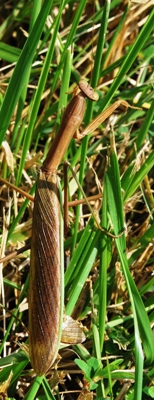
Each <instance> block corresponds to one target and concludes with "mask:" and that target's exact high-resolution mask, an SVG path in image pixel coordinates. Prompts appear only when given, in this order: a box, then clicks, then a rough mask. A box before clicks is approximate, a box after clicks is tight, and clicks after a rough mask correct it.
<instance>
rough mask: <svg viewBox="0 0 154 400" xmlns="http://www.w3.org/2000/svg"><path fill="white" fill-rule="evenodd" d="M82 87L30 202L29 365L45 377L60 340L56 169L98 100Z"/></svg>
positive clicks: (54, 143)
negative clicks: (89, 108) (88, 108)
mask: <svg viewBox="0 0 154 400" xmlns="http://www.w3.org/2000/svg"><path fill="white" fill-rule="evenodd" d="M80 89H81V90H80V92H79V93H78V94H77V95H75V96H74V97H73V98H72V100H71V101H70V103H69V104H68V106H67V108H66V110H65V112H64V115H63V118H62V122H61V125H60V128H59V131H58V134H57V136H56V138H55V141H54V142H53V144H52V146H51V148H50V150H49V152H48V154H47V157H46V159H45V161H44V163H43V166H42V168H41V169H40V171H39V173H38V179H37V187H36V194H35V200H34V211H33V224H32V242H31V263H30V289H29V349H30V360H31V363H32V366H33V368H34V370H35V372H36V373H37V374H38V375H39V376H41V375H43V374H45V373H46V372H47V370H48V369H49V368H50V366H51V365H52V364H53V362H54V360H55V358H56V356H57V353H58V349H59V342H60V338H61V330H60V326H61V321H62V313H63V304H62V303H63V299H62V297H63V296H62V294H61V265H60V263H61V262H60V260H61V255H60V200H59V188H58V178H57V168H58V165H59V163H60V162H61V160H62V158H63V156H64V154H65V151H66V149H67V147H68V145H69V142H70V140H71V138H72V137H73V135H74V133H75V131H76V130H77V128H78V127H79V125H80V124H81V122H82V119H83V116H84V112H85V105H86V102H85V97H89V98H91V99H92V100H96V94H95V93H94V92H93V89H92V88H90V87H89V86H88V85H86V84H85V85H84V82H83V81H82V82H81V87H80ZM87 92H88V93H87ZM93 93H94V95H93Z"/></svg>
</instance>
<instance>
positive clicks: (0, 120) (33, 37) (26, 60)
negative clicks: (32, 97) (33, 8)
mask: <svg viewBox="0 0 154 400" xmlns="http://www.w3.org/2000/svg"><path fill="white" fill-rule="evenodd" d="M51 5H52V0H49V1H45V2H44V4H43V6H42V9H41V12H40V14H39V16H38V18H37V20H36V22H35V25H34V27H33V29H32V31H31V34H30V35H29V37H28V39H27V40H26V43H25V46H24V48H23V50H22V52H21V54H20V57H19V60H18V62H17V64H16V67H15V69H14V72H13V75H12V77H11V80H10V82H9V86H8V88H7V91H6V94H5V97H4V100H3V104H2V108H1V111H0V144H1V143H2V141H3V138H4V135H5V132H6V130H7V128H8V126H9V123H10V120H11V117H12V114H13V111H14V109H15V106H16V104H17V102H18V100H19V96H20V94H21V91H22V89H23V87H24V83H25V79H26V77H27V75H29V70H30V68H31V64H32V61H33V58H34V55H35V51H36V47H37V44H38V42H39V39H40V36H41V33H42V31H43V29H44V24H45V21H46V18H47V15H48V13H49V10H50V8H51Z"/></svg>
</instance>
